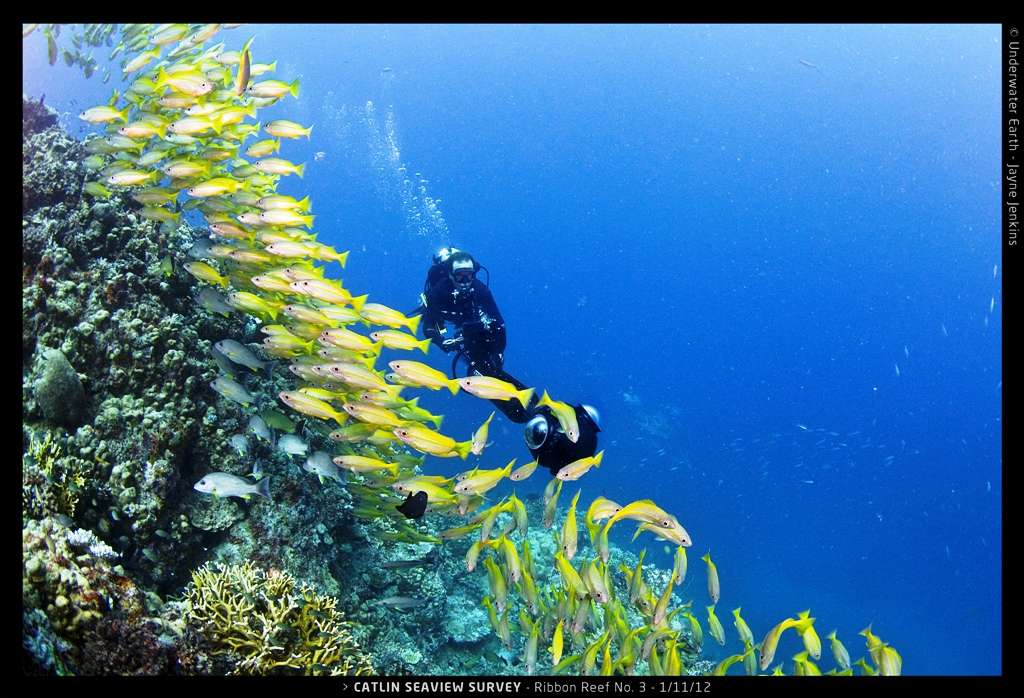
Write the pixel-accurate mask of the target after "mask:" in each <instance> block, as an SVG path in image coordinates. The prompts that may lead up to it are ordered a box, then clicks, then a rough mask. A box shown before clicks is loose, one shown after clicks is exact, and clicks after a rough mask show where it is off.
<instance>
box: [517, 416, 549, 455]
mask: <svg viewBox="0 0 1024 698" xmlns="http://www.w3.org/2000/svg"><path fill="white" fill-rule="evenodd" d="M523 438H525V439H526V446H527V447H528V448H529V449H530V450H536V449H538V448H540V447H541V446H543V445H544V442H545V441H547V438H548V420H547V418H546V417H545V416H544V415H542V414H538V415H534V416H533V418H532V419H531V420H530V421H528V422H527V423H526V427H525V428H524V429H523Z"/></svg>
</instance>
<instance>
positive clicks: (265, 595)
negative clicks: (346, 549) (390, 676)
mask: <svg viewBox="0 0 1024 698" xmlns="http://www.w3.org/2000/svg"><path fill="white" fill-rule="evenodd" d="M336 605H337V602H336V600H335V599H334V598H333V597H330V596H322V595H320V594H318V593H317V592H316V590H315V589H313V588H312V587H310V586H308V585H302V586H300V587H298V589H296V583H295V579H294V578H293V577H292V576H291V575H290V574H288V573H287V572H282V571H277V570H269V571H264V570H261V569H259V568H257V567H256V566H255V565H253V564H252V563H250V562H246V563H243V564H241V565H223V564H221V565H217V566H216V567H213V566H211V565H205V566H203V567H201V568H200V569H198V570H196V571H195V572H193V573H192V583H191V584H190V585H189V586H188V588H187V589H186V591H185V610H184V612H183V615H184V617H185V619H186V622H187V623H188V625H189V627H190V628H196V629H197V630H198V632H200V633H201V634H203V635H204V636H205V637H206V639H207V640H209V641H210V642H211V643H212V644H213V645H214V647H215V649H214V650H213V652H214V654H230V655H234V657H233V659H232V661H231V666H232V667H233V669H232V672H231V673H240V674H260V675H263V674H293V673H296V674H305V675H319V674H330V675H362V674H370V673H373V667H372V665H371V664H370V659H369V657H368V656H367V655H366V654H364V653H363V652H362V651H361V650H360V649H359V646H358V644H357V643H356V642H355V641H354V640H353V638H352V635H351V633H350V631H349V629H348V623H347V622H346V621H345V620H344V619H343V617H342V616H341V614H340V613H339V612H338V611H337V608H336Z"/></svg>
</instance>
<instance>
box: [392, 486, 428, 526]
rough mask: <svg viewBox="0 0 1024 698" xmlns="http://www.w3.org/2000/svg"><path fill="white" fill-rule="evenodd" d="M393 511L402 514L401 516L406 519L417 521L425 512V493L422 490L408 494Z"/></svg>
mask: <svg viewBox="0 0 1024 698" xmlns="http://www.w3.org/2000/svg"><path fill="white" fill-rule="evenodd" d="M395 509H398V511H400V512H402V516H404V517H405V518H407V519H418V518H420V517H421V516H423V513H424V512H425V511H426V510H427V493H426V492H424V491H422V490H420V491H419V492H410V493H409V496H408V497H406V498H405V501H404V502H402V503H401V504H399V505H398V506H396V507H395Z"/></svg>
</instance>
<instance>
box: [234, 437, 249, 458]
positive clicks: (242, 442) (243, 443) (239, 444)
mask: <svg viewBox="0 0 1024 698" xmlns="http://www.w3.org/2000/svg"><path fill="white" fill-rule="evenodd" d="M231 447H232V448H234V449H235V450H236V451H238V455H240V456H244V455H245V454H247V453H248V452H249V440H248V439H247V438H245V434H235V435H234V436H232V437H231Z"/></svg>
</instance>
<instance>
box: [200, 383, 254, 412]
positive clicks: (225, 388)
mask: <svg viewBox="0 0 1024 698" xmlns="http://www.w3.org/2000/svg"><path fill="white" fill-rule="evenodd" d="M210 385H211V386H212V387H213V389H214V390H216V391H217V392H218V393H220V394H221V395H223V396H224V397H226V398H227V399H228V400H234V401H235V402H237V403H239V404H240V405H248V404H249V403H251V402H253V401H254V400H255V399H256V398H254V397H253V396H252V395H251V394H250V393H249V391H248V390H246V389H245V387H244V386H242V385H241V384H240V383H236V382H235V381H233V380H231V379H230V378H228V377H227V376H218V377H217V380H215V381H213V382H211V383H210Z"/></svg>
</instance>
